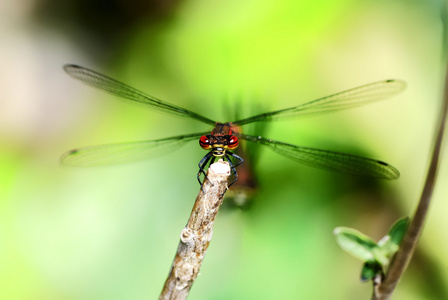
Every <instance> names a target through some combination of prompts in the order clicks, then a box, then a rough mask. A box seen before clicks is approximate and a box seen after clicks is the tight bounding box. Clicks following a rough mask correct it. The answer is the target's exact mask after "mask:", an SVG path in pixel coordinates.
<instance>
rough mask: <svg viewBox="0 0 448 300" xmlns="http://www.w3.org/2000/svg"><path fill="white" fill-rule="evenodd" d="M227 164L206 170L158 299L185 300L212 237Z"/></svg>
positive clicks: (215, 165) (225, 179) (225, 181)
mask: <svg viewBox="0 0 448 300" xmlns="http://www.w3.org/2000/svg"><path fill="white" fill-rule="evenodd" d="M229 175H230V167H229V164H228V163H227V162H224V161H222V160H219V161H218V162H216V163H214V164H212V165H211V166H210V167H209V168H208V170H207V177H206V178H205V179H204V184H203V185H202V189H201V190H200V192H199V195H198V197H197V198H196V202H195V203H194V206H193V210H192V211H191V215H190V219H189V220H188V223H187V225H186V226H185V228H184V229H183V230H182V233H181V235H180V242H179V246H178V247H177V253H176V256H175V258H174V261H173V264H172V266H171V269H170V273H169V275H168V278H167V279H166V281H165V285H164V287H163V290H162V293H161V294H160V297H159V300H168V299H170V300H174V299H176V300H179V299H187V296H188V293H189V292H190V289H191V286H192V285H193V282H194V281H195V279H196V277H197V276H198V273H199V269H200V268H201V265H202V261H203V260H204V256H205V252H206V251H207V248H208V245H209V243H210V241H211V239H212V234H213V225H214V223H215V218H216V215H217V214H218V210H219V207H220V206H221V203H222V200H223V198H224V193H225V192H226V190H227V179H228V178H229Z"/></svg>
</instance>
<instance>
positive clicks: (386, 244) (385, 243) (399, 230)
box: [378, 217, 409, 257]
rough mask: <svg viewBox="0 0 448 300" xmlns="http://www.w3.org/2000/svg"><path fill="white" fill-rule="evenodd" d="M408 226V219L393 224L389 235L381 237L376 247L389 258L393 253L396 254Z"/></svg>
mask: <svg viewBox="0 0 448 300" xmlns="http://www.w3.org/2000/svg"><path fill="white" fill-rule="evenodd" d="M408 226H409V218H408V217H406V218H402V219H400V220H398V221H397V222H395V224H394V225H392V227H391V229H390V230H389V234H388V235H386V236H385V237H383V238H382V239H381V240H380V241H379V242H378V246H379V247H380V248H381V250H382V251H383V253H384V254H385V255H386V256H388V257H391V256H392V255H393V254H395V252H397V250H398V247H399V246H400V244H401V242H402V240H403V238H404V235H405V234H406V230H407V229H408Z"/></svg>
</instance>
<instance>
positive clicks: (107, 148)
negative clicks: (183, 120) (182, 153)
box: [61, 132, 206, 167]
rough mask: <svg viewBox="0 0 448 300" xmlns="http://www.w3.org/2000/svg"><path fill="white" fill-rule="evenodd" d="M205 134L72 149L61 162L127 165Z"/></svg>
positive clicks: (164, 151) (85, 165) (154, 155)
mask: <svg viewBox="0 0 448 300" xmlns="http://www.w3.org/2000/svg"><path fill="white" fill-rule="evenodd" d="M204 134H206V133H205V132H202V133H193V134H189V135H180V136H175V137H170V138H164V139H160V140H152V141H140V142H129V143H119V144H109V145H101V146H92V147H85V148H79V149H73V150H70V151H68V152H66V153H64V154H63V155H62V157H61V162H62V164H64V165H67V166H75V167H93V166H102V165H111V164H120V163H127V162H132V161H137V160H142V159H149V158H152V157H156V156H160V155H163V154H165V153H167V152H170V151H173V150H176V149H178V148H179V147H181V146H183V145H185V143H187V142H189V141H191V140H194V139H198V138H199V137H200V136H202V135H204Z"/></svg>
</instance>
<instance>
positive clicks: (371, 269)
mask: <svg viewBox="0 0 448 300" xmlns="http://www.w3.org/2000/svg"><path fill="white" fill-rule="evenodd" d="M381 273H383V268H382V267H381V264H380V263H378V262H377V261H367V262H365V263H364V265H363V266H362V270H361V281H362V282H365V281H367V280H370V279H373V278H374V277H375V276H377V275H379V274H381Z"/></svg>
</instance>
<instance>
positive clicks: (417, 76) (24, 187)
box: [0, 0, 448, 300]
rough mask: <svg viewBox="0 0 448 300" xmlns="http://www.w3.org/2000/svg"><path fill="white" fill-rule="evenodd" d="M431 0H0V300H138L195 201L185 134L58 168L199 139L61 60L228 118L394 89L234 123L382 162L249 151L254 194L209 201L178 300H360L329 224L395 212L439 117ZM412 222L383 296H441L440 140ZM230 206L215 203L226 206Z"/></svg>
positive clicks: (441, 57)
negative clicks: (336, 105) (113, 162)
mask: <svg viewBox="0 0 448 300" xmlns="http://www.w3.org/2000/svg"><path fill="white" fill-rule="evenodd" d="M446 13H447V11H446V7H445V3H444V1H442V0H440V1H436V0H407V1H398V0H393V1H367V0H339V1H305V0H300V1H297V0H283V1H272V0H267V1H263V2H261V1H205V0H187V1H175V0H170V1H160V0H151V1H121V0H113V1H103V0H95V1H87V0H86V1H84V0H83V1H75V0H68V1H52V0H27V1H6V0H4V1H1V2H0V35H1V41H2V42H1V47H0V65H1V69H0V86H1V88H0V107H1V109H0V143H1V147H0V286H1V288H0V298H1V299H83V300H88V299H109V300H110V299H156V298H157V297H158V295H159V293H160V291H161V289H162V286H163V283H164V281H165V278H166V276H167V274H168V271H169V268H170V265H171V262H172V259H173V257H174V254H175V251H176V247H177V243H178V241H179V235H180V232H181V230H182V228H183V226H184V225H185V224H186V222H187V219H188V216H189V213H190V210H191V208H192V206H193V202H194V199H195V196H196V194H197V192H198V190H199V185H198V183H197V181H196V172H197V163H198V161H199V160H200V159H201V158H202V156H203V155H204V154H205V153H204V152H203V150H201V149H200V148H199V147H198V145H197V144H196V143H195V142H192V143H190V144H189V145H187V146H185V147H183V148H181V149H178V150H176V151H173V152H171V153H169V154H167V155H165V156H160V157H158V158H157V159H152V160H148V161H142V162H138V163H132V164H126V165H118V166H108V167H101V168H85V169H78V168H67V167H63V166H61V165H60V164H59V161H58V159H59V157H60V155H61V154H62V153H63V152H65V151H66V150H69V149H72V148H74V147H80V146H90V145H98V144H105V143H115V142H124V141H133V140H145V139H157V138H163V137H167V136H173V135H177V134H187V133H192V132H197V131H203V130H207V129H208V128H207V126H204V125H203V124H200V123H198V122H196V121H192V120H185V119H181V118H176V117H173V116H171V115H166V114H163V113H159V112H157V111H150V110H146V109H142V108H141V107H137V106H133V105H129V104H127V103H124V102H121V101H116V99H115V97H112V96H110V95H107V94H105V93H103V92H101V91H97V90H94V89H92V88H90V87H88V86H86V85H83V84H82V83H80V82H78V81H75V80H73V79H72V78H70V77H69V76H67V75H66V74H65V73H64V72H63V70H62V65H63V64H65V63H77V64H80V65H83V66H86V67H90V68H92V69H94V70H97V71H99V72H101V73H104V74H107V75H109V76H112V77H114V78H116V79H119V80H121V81H123V82H126V83H128V84H130V85H131V86H134V87H136V88H138V89H141V90H142V91H145V92H147V93H149V94H151V95H154V96H156V97H159V98H161V99H165V100H166V101H168V102H171V103H173V104H176V105H180V106H183V107H185V108H188V109H191V110H193V111H195V112H198V113H201V114H204V115H205V116H207V117H208V118H211V119H216V120H220V121H229V120H233V119H235V118H238V117H246V116H250V115H252V114H256V113H261V112H265V111H268V110H274V109H280V108H285V107H289V106H294V105H298V104H300V103H303V102H306V101H309V100H312V99H315V98H319V97H322V96H326V95H329V94H332V93H335V92H339V91H342V90H345V89H348V88H352V87H355V86H358V85H362V84H365V83H369V82H373V81H377V80H383V79H389V78H399V79H403V80H405V81H406V82H407V83H408V88H407V90H406V91H405V92H403V93H402V94H400V95H398V96H396V97H393V98H391V99H388V100H385V101H381V102H378V103H374V104H369V105H366V106H364V107H360V108H356V109H351V110H347V111H341V112H337V113H332V114H322V115H318V116H313V117H306V118H300V119H288V120H284V121H278V122H275V123H269V124H266V126H264V127H263V128H258V127H257V126H248V128H247V133H254V134H259V132H258V131H257V130H262V132H263V135H264V136H266V137H268V138H273V139H277V140H280V141H285V142H289V143H293V144H299V145H304V146H311V147H319V148H324V149H330V150H338V151H343V152H347V153H356V154H361V155H365V156H368V157H372V158H378V159H381V160H384V161H387V162H388V163H390V164H392V165H394V166H395V167H397V168H398V169H399V170H400V172H401V177H400V178H399V179H398V180H395V181H377V180H367V179H362V178H357V177H353V176H348V175H341V174H334V173H329V172H326V171H322V170H315V169H313V168H309V167H306V166H302V165H299V164H297V163H295V162H292V161H290V160H288V159H286V158H284V157H281V156H279V155H277V154H275V153H273V152H271V151H269V150H268V149H259V148H261V146H260V147H254V148H251V153H253V155H254V156H255V157H254V159H253V162H254V163H255V164H254V166H253V171H254V173H255V174H256V178H257V182H258V188H257V190H256V193H255V195H254V196H253V197H252V201H251V202H250V205H247V206H246V207H244V209H239V208H232V207H231V205H227V207H225V208H223V209H222V211H220V213H219V215H218V218H217V223H216V226H215V230H214V237H213V240H212V242H211V244H210V247H209V249H208V253H207V256H206V258H205V261H204V264H203V266H202V269H201V274H200V275H199V277H198V279H197V281H196V283H195V284H194V286H193V288H192V291H191V294H190V298H191V299H330V298H331V299H369V298H370V294H371V285H370V284H368V283H364V284H362V283H360V282H359V274H360V269H361V265H362V263H361V262H360V261H358V260H356V259H355V258H353V257H351V256H349V255H348V254H346V253H345V252H343V251H342V250H341V249H340V248H338V246H337V245H336V243H335V241H334V238H333V234H332V231H333V229H334V228H335V227H336V226H350V227H354V228H357V229H359V230H361V231H363V232H364V233H366V234H368V235H369V236H371V237H373V238H374V239H379V238H381V237H382V236H383V235H384V234H385V233H386V232H387V229H388V228H389V227H390V226H391V225H392V223H393V222H394V221H395V220H397V219H398V218H400V217H403V216H406V215H412V213H413V212H414V210H415V207H416V203H417V201H418V198H419V195H420V192H421V189H422V186H423V182H424V178H425V172H426V169H427V166H428V158H429V153H430V150H431V147H432V142H433V136H434V129H435V125H436V122H437V117H438V113H439V111H440V102H441V96H442V89H443V80H444V76H445V75H444V71H445V70H444V69H445V67H444V64H445V63H444V62H445V59H446V56H445V53H446V36H447V35H446V31H445V27H444V26H445V25H444V22H445V21H446V19H445V18H446ZM443 154H444V156H445V157H444V159H442V161H441V165H440V171H439V181H438V183H437V186H436V190H435V193H434V198H433V203H432V207H431V210H430V213H429V219H428V222H427V224H426V227H425V231H424V233H423V237H422V239H421V242H420V244H419V247H418V250H417V252H416V255H415V257H414V259H413V261H412V263H411V265H410V267H409V269H408V270H407V272H406V274H405V275H404V277H403V278H402V280H401V282H400V284H399V285H398V288H397V290H396V293H395V295H394V299H406V300H412V299H448V258H447V253H448V218H447V217H446V212H447V211H448V203H447V197H448V191H447V188H446V182H447V180H448V160H447V158H446V156H447V155H446V154H447V153H446V148H445V150H444V153H443ZM229 203H230V200H229Z"/></svg>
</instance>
